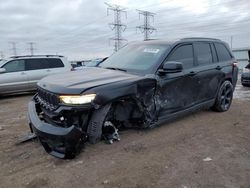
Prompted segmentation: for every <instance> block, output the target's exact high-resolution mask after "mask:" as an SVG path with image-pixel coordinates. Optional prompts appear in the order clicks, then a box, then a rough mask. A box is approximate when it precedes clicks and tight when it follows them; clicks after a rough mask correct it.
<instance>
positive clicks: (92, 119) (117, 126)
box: [28, 38, 238, 158]
mask: <svg viewBox="0 0 250 188" xmlns="http://www.w3.org/2000/svg"><path fill="white" fill-rule="evenodd" d="M237 75H238V68H237V65H236V62H235V59H234V57H233V55H232V53H231V52H230V50H229V48H228V45H227V44H226V43H224V42H222V41H220V40H217V39H208V38H186V39H181V40H179V41H175V42H164V41H159V40H151V41H144V42H137V43H131V44H129V45H127V46H126V47H124V48H123V49H121V50H120V51H118V52H117V53H115V54H113V55H112V56H111V57H109V58H108V59H107V60H106V61H104V62H103V63H102V64H100V65H99V67H89V68H85V69H84V70H82V71H76V72H69V73H64V74H59V75H54V76H49V77H46V78H44V79H42V80H41V81H40V82H39V83H38V92H37V94H36V95H35V96H34V97H33V99H32V101H30V103H29V107H28V113H29V120H30V128H31V131H32V132H34V133H35V134H36V135H37V137H38V138H39V140H40V142H41V144H42V145H43V146H44V148H45V150H46V151H47V152H48V153H49V154H51V155H53V156H56V157H59V158H73V157H75V155H76V154H77V153H78V152H79V151H80V149H81V147H82V145H83V143H85V142H86V141H88V142H90V143H96V142H97V141H99V140H100V139H102V138H103V139H105V140H106V141H108V142H110V143H112V141H113V140H117V139H119V135H118V132H117V131H118V130H121V129H123V128H152V127H155V126H157V125H159V124H161V123H163V122H166V121H168V120H172V119H173V118H176V117H179V116H183V115H185V114H187V113H190V112H193V111H196V110H199V109H203V108H210V107H211V108H212V109H213V110H215V111H219V112H224V111H227V110H228V109H229V107H230V105H231V102H232V97H233V91H234V87H235V84H236V82H237Z"/></svg>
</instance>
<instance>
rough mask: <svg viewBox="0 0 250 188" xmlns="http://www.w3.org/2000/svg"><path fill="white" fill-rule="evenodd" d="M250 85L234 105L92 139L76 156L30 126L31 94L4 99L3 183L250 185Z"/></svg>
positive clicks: (0, 108)
mask: <svg viewBox="0 0 250 188" xmlns="http://www.w3.org/2000/svg"><path fill="white" fill-rule="evenodd" d="M249 91H250V89H247V88H244V89H243V88H242V87H241V86H237V87H236V93H235V99H234V101H233V104H232V106H231V109H230V110H229V111H228V112H225V113H216V112H212V111H201V112H198V113H195V114H191V115H189V116H186V117H183V118H181V119H178V120H176V121H174V122H172V123H168V124H166V125H163V126H161V127H158V128H155V129H153V130H142V131H138V130H128V131H124V132H122V133H121V141H120V142H115V143H114V144H112V145H107V144H104V143H103V142H100V143H98V144H96V145H88V144H87V145H86V146H85V148H84V149H83V151H82V152H81V154H80V155H79V156H78V157H77V158H75V159H73V160H60V159H56V158H54V157H51V156H49V155H48V154H47V153H46V152H45V151H44V150H43V148H42V146H41V145H40V144H39V143H36V142H29V143H25V144H21V145H17V144H16V143H17V140H18V138H19V137H20V136H22V135H25V134H26V133H27V132H28V131H29V128H28V125H27V118H26V113H27V103H28V101H29V100H30V98H31V95H19V96H12V97H5V98H3V99H0V152H1V155H0V166H1V170H0V180H1V182H0V187H3V188H6V187H27V188H33V187H67V188H68V187H91V188H95V187H103V188H108V187H136V188H147V187H169V188H175V187H178V188H190V187H208V188H214V187H219V188H220V187H229V188H231V187H232V188H235V187H241V188H245V187H246V188H247V187H250V136H249V135H250V124H249V120H250V118H249V112H250V100H249V99H250V92H249Z"/></svg>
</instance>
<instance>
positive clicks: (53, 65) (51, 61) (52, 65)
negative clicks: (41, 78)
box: [47, 58, 64, 68]
mask: <svg viewBox="0 0 250 188" xmlns="http://www.w3.org/2000/svg"><path fill="white" fill-rule="evenodd" d="M47 61H48V62H49V67H50V68H60V67H64V64H63V62H62V61H61V60H60V59H56V58H51V59H47Z"/></svg>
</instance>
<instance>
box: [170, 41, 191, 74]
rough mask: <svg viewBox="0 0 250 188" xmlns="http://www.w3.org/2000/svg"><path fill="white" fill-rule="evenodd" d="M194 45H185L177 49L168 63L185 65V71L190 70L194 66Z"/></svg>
mask: <svg viewBox="0 0 250 188" xmlns="http://www.w3.org/2000/svg"><path fill="white" fill-rule="evenodd" d="M193 54H194V53H193V46H192V44H185V45H182V46H180V47H177V48H176V49H175V50H174V52H173V53H172V54H170V56H169V58H168V61H177V62H181V63H182V64H183V69H189V68H192V67H193V66H194V55H193Z"/></svg>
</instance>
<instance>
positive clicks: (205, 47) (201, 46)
mask: <svg viewBox="0 0 250 188" xmlns="http://www.w3.org/2000/svg"><path fill="white" fill-rule="evenodd" d="M195 47H196V52H197V59H198V63H199V65H207V64H210V63H212V62H213V57H212V52H211V48H210V45H209V43H197V44H195Z"/></svg>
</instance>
